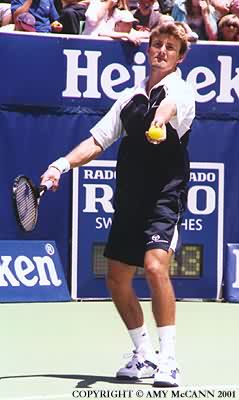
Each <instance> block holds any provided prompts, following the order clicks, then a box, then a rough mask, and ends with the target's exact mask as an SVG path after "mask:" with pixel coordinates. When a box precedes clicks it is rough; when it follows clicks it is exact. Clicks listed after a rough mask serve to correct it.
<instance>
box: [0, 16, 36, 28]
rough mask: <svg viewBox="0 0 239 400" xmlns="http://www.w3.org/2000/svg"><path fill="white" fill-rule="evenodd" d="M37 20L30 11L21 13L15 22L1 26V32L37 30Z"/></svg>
mask: <svg viewBox="0 0 239 400" xmlns="http://www.w3.org/2000/svg"><path fill="white" fill-rule="evenodd" d="M35 24H36V20H35V18H34V17H33V15H31V14H30V13H28V12H25V13H22V14H19V15H18V17H17V18H16V20H15V24H8V25H5V26H3V27H2V28H0V30H1V32H11V31H21V32H36V28H35Z"/></svg>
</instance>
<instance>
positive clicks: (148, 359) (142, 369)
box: [107, 260, 156, 379]
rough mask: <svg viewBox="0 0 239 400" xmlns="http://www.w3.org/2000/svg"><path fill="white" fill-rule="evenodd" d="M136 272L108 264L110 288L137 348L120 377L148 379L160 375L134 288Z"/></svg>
mask: <svg viewBox="0 0 239 400" xmlns="http://www.w3.org/2000/svg"><path fill="white" fill-rule="evenodd" d="M135 271H136V268H135V267H132V266H129V265H127V264H124V263H121V262H119V261H115V260H109V262H108V275H107V285H108V288H109V290H110V292H111V294H112V300H113V302H114V304H115V306H116V308H117V310H118V312H119V314H120V316H121V318H122V320H123V321H124V323H125V325H126V327H127V328H128V332H129V335H130V337H131V339H132V341H133V344H134V346H135V350H134V354H133V357H132V359H131V360H130V361H129V362H128V363H127V364H126V366H125V367H123V368H120V370H119V371H118V372H117V374H116V376H117V377H118V378H122V379H138V378H147V377H151V376H153V375H154V372H155V371H156V360H155V353H154V350H153V347H152V345H151V341H150V338H149V335H148V332H147V329H146V327H145V325H144V317H143V311H142V308H141V305H140V303H139V301H138V299H137V297H136V295H135V292H134V289H133V287H132V281H133V278H134V275H135Z"/></svg>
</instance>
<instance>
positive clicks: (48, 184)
mask: <svg viewBox="0 0 239 400" xmlns="http://www.w3.org/2000/svg"><path fill="white" fill-rule="evenodd" d="M52 185H53V182H52V181H46V182H45V183H44V185H43V186H46V190H49V189H51V187H52Z"/></svg>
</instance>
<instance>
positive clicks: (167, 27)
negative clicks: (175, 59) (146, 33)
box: [149, 21, 189, 56]
mask: <svg viewBox="0 0 239 400" xmlns="http://www.w3.org/2000/svg"><path fill="white" fill-rule="evenodd" d="M160 35H168V36H173V37H175V39H178V40H179V41H180V43H181V47H180V51H179V54H180V56H184V54H185V53H186V52H187V50H188V45H189V44H188V37H187V33H186V30H185V28H184V27H183V26H182V25H181V24H176V23H175V22H171V21H169V22H164V23H162V24H159V25H158V26H156V27H155V28H154V29H152V31H151V35H150V38H149V47H150V46H151V43H152V40H153V39H154V38H155V37H157V36H160Z"/></svg>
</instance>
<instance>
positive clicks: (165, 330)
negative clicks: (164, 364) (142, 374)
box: [157, 325, 176, 359]
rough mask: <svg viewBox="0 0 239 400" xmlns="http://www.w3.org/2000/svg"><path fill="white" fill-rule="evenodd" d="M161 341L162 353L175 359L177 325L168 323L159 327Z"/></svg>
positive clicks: (163, 355)
mask: <svg viewBox="0 0 239 400" xmlns="http://www.w3.org/2000/svg"><path fill="white" fill-rule="evenodd" d="M157 331H158V335H159V343H160V355H161V356H162V357H166V358H168V357H170V358H174V359H175V353H176V349H175V347H176V326H175V325H168V326H162V327H157Z"/></svg>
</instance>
